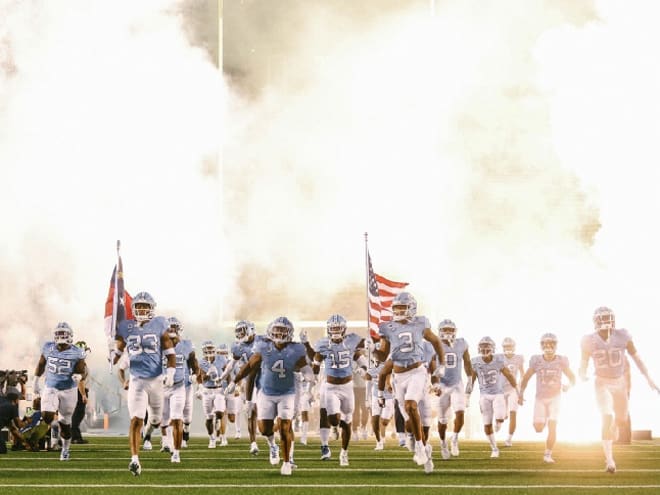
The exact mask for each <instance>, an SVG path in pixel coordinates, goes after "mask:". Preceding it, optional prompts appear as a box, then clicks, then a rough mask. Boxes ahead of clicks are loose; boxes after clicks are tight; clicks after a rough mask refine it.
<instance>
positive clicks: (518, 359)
mask: <svg viewBox="0 0 660 495" xmlns="http://www.w3.org/2000/svg"><path fill="white" fill-rule="evenodd" d="M500 355H501V356H502V357H503V358H504V365H505V366H506V367H507V368H509V371H510V372H511V374H512V375H513V376H514V377H515V379H516V383H518V382H520V378H521V376H520V370H521V369H522V368H523V363H524V362H525V358H524V357H523V356H522V354H514V355H513V356H511V357H510V358H509V357H506V354H500ZM500 380H502V390H503V391H504V393H506V394H508V393H509V392H511V391H512V390H513V386H512V385H511V383H509V380H507V379H506V377H505V376H504V375H501V376H500Z"/></svg>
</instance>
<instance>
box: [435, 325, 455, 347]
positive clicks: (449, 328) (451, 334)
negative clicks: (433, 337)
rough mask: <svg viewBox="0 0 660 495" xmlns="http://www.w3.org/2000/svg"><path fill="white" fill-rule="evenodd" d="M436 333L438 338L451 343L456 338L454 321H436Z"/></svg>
mask: <svg viewBox="0 0 660 495" xmlns="http://www.w3.org/2000/svg"><path fill="white" fill-rule="evenodd" d="M438 335H439V336H440V340H444V341H446V342H447V344H448V345H450V346H451V345H453V344H454V341H455V340H456V323H454V322H453V321H451V320H449V319H446V320H442V321H441V322H440V323H438Z"/></svg>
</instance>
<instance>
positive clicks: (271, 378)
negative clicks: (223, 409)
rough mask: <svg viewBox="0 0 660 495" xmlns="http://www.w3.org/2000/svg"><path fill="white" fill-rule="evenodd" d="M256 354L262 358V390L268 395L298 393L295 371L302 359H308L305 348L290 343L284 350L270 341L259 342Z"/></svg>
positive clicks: (255, 349) (255, 348)
mask: <svg viewBox="0 0 660 495" xmlns="http://www.w3.org/2000/svg"><path fill="white" fill-rule="evenodd" d="M254 352H255V353H256V354H259V355H260V356H261V379H260V385H261V390H262V392H263V393H265V394H266V395H287V394H294V393H295V392H296V382H295V375H294V370H295V367H296V363H297V362H298V361H299V360H300V358H303V357H305V358H306V357H307V351H306V349H305V346H304V345H303V344H301V343H299V342H288V343H287V344H285V345H284V347H283V348H282V349H278V348H277V347H275V343H273V342H271V341H270V340H268V339H265V340H262V341H260V342H257V343H256V344H255V346H254Z"/></svg>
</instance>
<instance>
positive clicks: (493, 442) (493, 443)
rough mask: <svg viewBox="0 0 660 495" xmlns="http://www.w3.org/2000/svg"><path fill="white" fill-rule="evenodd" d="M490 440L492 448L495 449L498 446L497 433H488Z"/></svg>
mask: <svg viewBox="0 0 660 495" xmlns="http://www.w3.org/2000/svg"><path fill="white" fill-rule="evenodd" d="M488 441H489V442H490V446H491V448H493V449H496V448H497V441H496V440H495V434H494V433H491V434H490V435H488Z"/></svg>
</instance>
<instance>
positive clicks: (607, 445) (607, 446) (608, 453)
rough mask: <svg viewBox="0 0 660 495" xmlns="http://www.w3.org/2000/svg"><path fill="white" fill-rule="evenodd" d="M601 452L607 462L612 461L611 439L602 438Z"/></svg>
mask: <svg viewBox="0 0 660 495" xmlns="http://www.w3.org/2000/svg"><path fill="white" fill-rule="evenodd" d="M603 452H604V453H605V460H606V461H607V462H608V463H610V462H612V461H614V459H613V458H612V440H603Z"/></svg>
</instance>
